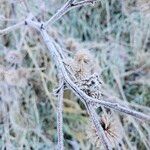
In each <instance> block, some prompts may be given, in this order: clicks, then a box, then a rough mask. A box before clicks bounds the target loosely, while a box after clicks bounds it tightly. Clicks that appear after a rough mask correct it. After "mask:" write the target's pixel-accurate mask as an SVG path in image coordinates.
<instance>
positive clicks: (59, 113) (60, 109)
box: [57, 81, 64, 150]
mask: <svg viewBox="0 0 150 150" xmlns="http://www.w3.org/2000/svg"><path fill="white" fill-rule="evenodd" d="M60 82H62V83H60V84H61V85H62V86H61V87H60V89H59V92H57V94H58V95H57V96H58V108H57V136H58V144H57V149H58V150H63V149H64V144H63V116H62V112H63V92H64V82H63V81H60Z"/></svg>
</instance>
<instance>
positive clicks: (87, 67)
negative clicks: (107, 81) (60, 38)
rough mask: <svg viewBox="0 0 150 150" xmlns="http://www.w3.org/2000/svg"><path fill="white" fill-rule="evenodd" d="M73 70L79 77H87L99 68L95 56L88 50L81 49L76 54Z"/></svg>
mask: <svg viewBox="0 0 150 150" xmlns="http://www.w3.org/2000/svg"><path fill="white" fill-rule="evenodd" d="M73 65H74V66H73V70H74V74H75V77H76V78H77V79H85V78H87V77H89V76H91V75H92V74H94V73H95V72H97V70H98V65H97V62H96V61H95V60H94V56H93V55H92V54H91V53H90V52H89V51H88V50H79V51H77V53H76V54H75V57H74V64H73Z"/></svg>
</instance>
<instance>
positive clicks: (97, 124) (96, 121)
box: [87, 104, 112, 150]
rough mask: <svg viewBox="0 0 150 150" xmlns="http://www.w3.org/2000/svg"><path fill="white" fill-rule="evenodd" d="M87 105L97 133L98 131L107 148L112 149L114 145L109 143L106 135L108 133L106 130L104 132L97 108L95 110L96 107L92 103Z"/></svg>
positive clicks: (107, 149)
mask: <svg viewBox="0 0 150 150" xmlns="http://www.w3.org/2000/svg"><path fill="white" fill-rule="evenodd" d="M87 105H88V108H89V109H88V110H89V115H90V117H91V120H92V122H93V124H94V126H95V129H96V133H97V135H98V137H99V139H100V140H101V141H102V143H103V144H104V146H105V149H106V150H111V149H112V147H111V145H110V144H109V141H108V138H107V137H106V134H105V132H104V130H103V128H102V126H101V124H100V121H99V119H98V115H97V113H96V112H95V110H94V108H93V106H92V105H91V104H87Z"/></svg>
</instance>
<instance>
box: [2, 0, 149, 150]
mask: <svg viewBox="0 0 150 150" xmlns="http://www.w3.org/2000/svg"><path fill="white" fill-rule="evenodd" d="M65 2H66V0H1V1H0V29H1V30H0V149H2V150H49V149H50V150H53V149H56V146H57V139H58V135H57V125H58V124H57V106H58V97H57V96H56V95H55V94H54V89H56V88H57V87H58V86H59V81H58V80H59V77H58V72H57V70H58V66H57V65H56V64H55V63H54V61H53V60H52V57H50V54H49V52H48V51H47V47H46V44H44V42H43V39H42V38H41V35H40V33H39V32H37V31H36V30H35V29H33V28H31V27H28V26H26V25H23V24H22V21H24V20H25V19H26V17H28V15H29V14H30V13H32V15H33V16H34V20H36V21H38V22H41V21H43V22H44V21H47V20H49V19H50V17H51V16H53V14H55V13H56V10H59V8H61V7H62V6H63V4H64V3H65ZM19 22H21V23H20V24H18V23H19ZM26 23H28V22H26ZM15 24H17V25H16V26H12V25H15ZM7 27H8V28H7ZM9 27H10V28H9ZM9 31H11V32H9ZM47 31H48V33H49V35H50V37H51V38H52V39H53V40H54V41H55V42H56V43H57V44H58V45H60V47H61V48H62V49H63V53H64V54H65V58H66V57H67V59H66V61H65V60H64V61H65V63H68V64H69V63H70V64H71V59H72V58H74V54H76V51H78V50H81V49H84V50H88V51H90V53H92V55H94V59H95V60H94V62H96V63H95V65H96V64H97V63H98V66H99V69H98V74H99V76H100V77H101V80H102V84H103V87H102V91H101V92H102V97H104V98H105V97H107V98H109V99H111V100H114V101H115V102H116V101H117V102H119V103H121V104H124V105H126V107H128V106H129V107H130V108H131V109H133V110H136V111H138V112H142V113H144V114H147V115H150V108H149V107H150V59H149V58H150V1H149V0H125V1H124V0H101V1H100V0H98V1H97V2H96V3H95V4H94V5H87V6H83V7H79V8H74V9H72V10H70V11H69V12H67V13H66V14H65V15H64V16H62V17H61V18H60V19H59V20H57V21H56V22H54V23H53V24H52V25H51V24H50V25H49V27H48V29H47ZM55 46H56V47H58V46H57V45H55ZM68 60H69V61H68ZM68 64H67V65H68ZM70 64H69V65H70ZM71 65H73V64H71ZM104 100H105V99H104ZM106 101H107V99H106ZM63 105H64V106H63V136H64V149H66V150H79V149H81V150H91V149H92V150H96V149H103V148H104V147H103V144H102V142H98V141H99V137H98V135H97V133H96V131H95V129H94V127H93V125H92V124H91V122H90V121H89V115H88V112H87V110H86V107H85V106H84V104H83V103H82V102H81V101H80V100H79V98H78V97H77V96H75V94H74V93H73V92H72V91H71V90H70V89H67V90H65V91H64V98H63ZM103 111H106V112H107V111H109V113H110V110H105V109H104V108H103V107H102V108H98V109H97V113H98V115H99V116H102V120H101V125H102V127H103V129H104V130H105V132H107V133H110V134H111V133H113V134H112V135H117V137H116V136H112V137H114V139H113V138H112V137H111V140H110V144H112V145H113V142H114V141H115V146H114V147H115V149H118V150H119V149H123V150H126V149H129V150H134V149H135V150H136V149H137V150H149V149H150V121H145V120H139V119H137V118H135V117H133V116H129V115H126V114H123V113H120V112H118V111H113V110H111V115H110V114H108V116H107V117H105V116H104V115H103ZM114 122H115V124H113V123H114ZM116 124H117V125H116ZM114 126H115V127H117V129H114ZM106 127H108V128H107V129H106ZM108 129H110V130H109V132H108ZM111 131H112V132H111ZM118 133H119V135H118ZM106 135H107V134H106ZM116 138H117V139H116ZM118 138H119V139H118ZM97 146H98V147H97Z"/></svg>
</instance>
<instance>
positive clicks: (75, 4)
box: [44, 0, 96, 28]
mask: <svg viewBox="0 0 150 150" xmlns="http://www.w3.org/2000/svg"><path fill="white" fill-rule="evenodd" d="M74 1H75V0H68V1H67V2H66V4H64V5H63V6H62V7H61V8H60V9H59V10H58V11H57V13H56V14H54V15H53V16H52V17H51V18H50V19H49V20H48V21H47V22H45V24H44V28H47V27H48V25H49V24H52V23H54V22H56V21H57V20H58V19H60V18H61V17H62V16H63V15H64V14H66V13H67V12H68V11H69V10H71V9H73V8H76V7H81V6H84V5H88V4H93V3H94V2H95V1H96V0H83V1H80V2H74Z"/></svg>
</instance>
